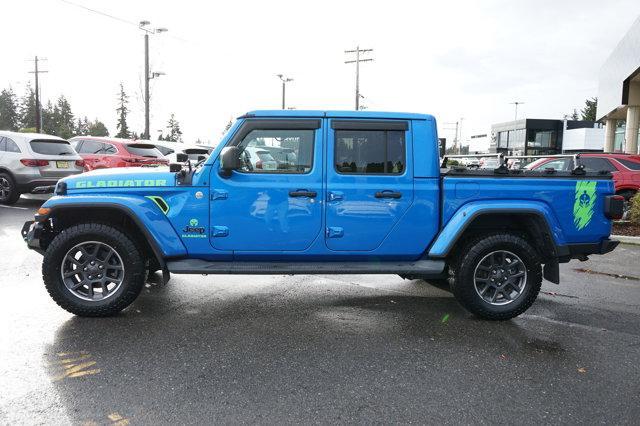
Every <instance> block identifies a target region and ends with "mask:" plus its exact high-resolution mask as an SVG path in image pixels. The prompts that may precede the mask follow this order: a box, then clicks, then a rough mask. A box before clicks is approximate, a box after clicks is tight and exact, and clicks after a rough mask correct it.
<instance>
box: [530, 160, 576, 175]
mask: <svg viewBox="0 0 640 426" xmlns="http://www.w3.org/2000/svg"><path fill="white" fill-rule="evenodd" d="M571 163H572V161H571V160H569V159H568V158H561V159H558V160H553V161H549V162H546V163H543V164H541V165H539V166H537V167H535V170H544V169H554V170H555V171H557V172H566V171H568V170H569V167H570V164H571Z"/></svg>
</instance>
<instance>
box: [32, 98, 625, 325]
mask: <svg viewBox="0 0 640 426" xmlns="http://www.w3.org/2000/svg"><path fill="white" fill-rule="evenodd" d="M613 194H614V188H613V181H612V180H611V176H610V174H608V173H607V172H601V173H594V172H586V171H585V170H584V168H582V167H581V166H580V165H579V162H577V166H576V168H575V169H574V170H573V171H570V172H553V171H552V170H546V171H529V170H513V171H511V170H508V169H507V168H506V167H505V166H504V164H503V165H501V166H500V167H498V168H496V169H491V170H467V169H463V168H451V169H446V168H445V169H441V167H440V161H439V157H438V138H437V132H436V122H435V119H434V118H433V117H432V116H430V115H422V114H407V113H375V112H354V111H255V112H250V113H247V114H246V115H243V116H242V117H239V119H238V120H237V121H236V123H235V124H234V125H233V127H232V128H231V129H230V130H229V132H228V134H227V135H226V136H225V137H224V138H223V140H222V141H221V142H220V144H219V145H218V146H217V148H216V149H215V150H214V151H213V153H212V154H211V156H210V157H209V158H208V159H206V160H202V161H200V162H199V163H198V164H197V165H195V166H193V167H192V166H191V164H190V163H188V162H187V163H185V164H184V165H183V164H172V165H171V166H170V168H169V169H166V168H156V169H151V168H146V169H145V168H136V169H133V168H131V169H111V170H101V171H94V172H90V173H85V174H82V175H77V176H73V177H67V178H64V179H62V180H61V181H59V182H58V184H57V185H56V187H55V195H54V196H53V197H52V198H50V199H49V200H48V201H46V202H45V203H44V204H43V206H42V207H41V208H40V210H38V213H37V214H36V217H35V221H33V222H27V223H26V224H25V226H24V228H23V230H22V234H23V237H24V239H25V240H26V242H27V244H28V246H29V247H30V248H32V249H34V250H36V251H38V252H39V253H41V254H43V256H44V259H43V266H42V274H43V279H44V284H45V286H46V288H47V290H48V292H49V294H50V295H51V297H52V298H53V299H54V300H55V301H56V302H57V303H58V304H59V305H60V306H61V307H62V308H64V309H66V310H68V311H70V312H72V313H74V314H76V315H82V316H108V315H113V314H115V313H117V312H119V311H121V310H122V309H124V308H125V307H127V306H128V305H129V304H131V303H132V302H133V301H134V300H135V298H136V297H137V296H138V294H139V293H140V291H141V289H142V287H143V285H144V282H145V278H146V275H147V273H150V272H155V271H162V274H163V280H164V281H165V282H166V281H168V280H169V277H170V274H171V273H173V274H398V275H401V276H403V277H405V278H410V279H418V278H422V279H425V280H433V281H438V282H440V283H443V282H444V280H447V281H448V284H447V285H448V286H450V287H449V288H450V290H451V291H452V292H453V294H454V295H455V297H456V298H457V300H458V301H459V302H460V303H461V304H462V305H463V306H464V307H465V308H466V309H467V310H469V311H471V312H473V313H474V314H476V315H478V316H480V317H482V318H486V319H494V320H504V319H509V318H513V317H515V316H517V315H519V314H521V313H522V312H524V311H525V310H526V309H527V308H529V306H531V304H532V303H533V302H534V300H535V299H536V297H537V295H538V292H539V290H540V285H541V282H542V279H543V277H544V278H545V279H547V280H549V281H552V282H554V283H558V282H559V266H558V264H559V263H562V262H568V261H569V260H570V259H574V258H577V259H586V256H587V255H590V254H603V253H607V252H609V251H611V250H613V249H614V248H615V246H616V245H617V241H612V240H610V239H609V234H610V231H611V219H612V218H615V217H617V216H620V215H621V213H622V203H623V200H622V198H621V197H617V196H615V195H613Z"/></svg>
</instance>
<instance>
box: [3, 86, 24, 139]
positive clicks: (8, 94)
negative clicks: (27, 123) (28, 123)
mask: <svg viewBox="0 0 640 426" xmlns="http://www.w3.org/2000/svg"><path fill="white" fill-rule="evenodd" d="M19 128H20V117H19V115H18V101H17V100H16V95H15V93H13V89H11V88H9V89H4V90H3V91H2V93H0V130H13V131H16V130H18V129H19Z"/></svg>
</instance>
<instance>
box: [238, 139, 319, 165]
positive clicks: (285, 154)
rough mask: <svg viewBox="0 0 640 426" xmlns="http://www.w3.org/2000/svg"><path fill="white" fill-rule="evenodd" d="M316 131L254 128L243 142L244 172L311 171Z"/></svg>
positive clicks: (241, 143) (241, 158)
mask: <svg viewBox="0 0 640 426" xmlns="http://www.w3.org/2000/svg"><path fill="white" fill-rule="evenodd" d="M314 135H315V131H314V130H275V129H274V130H271V129H269V130H263V129H259V130H258V129H257V130H252V131H251V132H249V134H247V136H245V138H244V139H243V140H242V142H240V144H239V145H238V147H239V148H240V151H241V154H240V160H241V163H242V167H241V168H240V169H239V171H241V172H244V173H309V172H310V171H311V168H312V166H313V138H314Z"/></svg>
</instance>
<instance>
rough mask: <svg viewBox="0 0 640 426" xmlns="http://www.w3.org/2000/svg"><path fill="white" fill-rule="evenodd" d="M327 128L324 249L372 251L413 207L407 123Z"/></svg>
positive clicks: (347, 123) (336, 123)
mask: <svg viewBox="0 0 640 426" xmlns="http://www.w3.org/2000/svg"><path fill="white" fill-rule="evenodd" d="M329 127H330V129H329V130H328V146H327V158H328V167H327V203H326V205H327V208H326V221H327V228H326V233H325V241H326V245H327V247H328V249H329V250H333V251H374V250H376V249H377V248H378V247H379V246H380V245H381V244H382V242H383V241H384V239H385V238H386V237H387V236H388V235H389V234H390V233H391V232H392V230H393V228H394V226H395V225H396V224H397V222H398V221H399V220H400V219H401V218H402V216H403V215H404V213H405V212H406V211H407V209H408V208H409V206H410V205H411V204H412V202H413V193H414V191H413V162H412V156H411V155H410V154H411V152H412V151H411V150H410V149H409V148H408V147H411V139H410V138H411V132H409V122H408V121H400V120H382V121H380V120H345V119H332V120H330V126H329ZM383 251H384V250H383ZM375 254H376V255H378V254H380V255H385V254H388V253H383V252H382V251H380V250H377V251H376V252H375Z"/></svg>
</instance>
